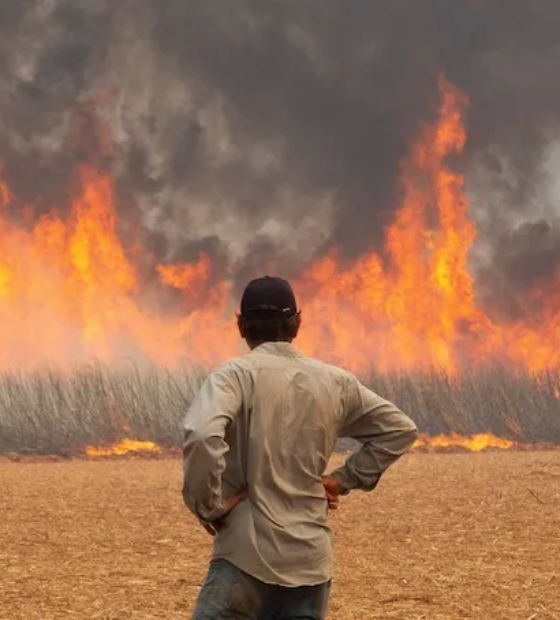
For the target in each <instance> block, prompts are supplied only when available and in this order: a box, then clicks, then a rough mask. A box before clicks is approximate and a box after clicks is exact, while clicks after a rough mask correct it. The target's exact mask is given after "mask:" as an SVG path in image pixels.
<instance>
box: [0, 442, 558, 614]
mask: <svg viewBox="0 0 560 620" xmlns="http://www.w3.org/2000/svg"><path fill="white" fill-rule="evenodd" d="M180 485H181V471H180V462H179V461H178V460H161V461H145V460H126V461H102V462H92V461H69V462H55V463H51V462H40V463H30V462H23V463H12V462H5V461H4V462H2V463H0V619H1V620H20V619H21V620H24V619H25V620H35V619H37V620H38V619H41V620H50V619H58V618H60V619H62V618H68V619H70V618H80V619H102V620H125V619H126V620H128V619H148V618H162V619H163V618H165V619H167V620H174V619H179V618H182V619H187V618H189V617H190V613H191V611H192V608H193V603H194V601H195V598H196V596H197V593H198V591H199V588H200V585H201V582H202V580H203V577H204V574H205V570H206V563H207V561H208V558H209V553H210V545H211V538H210V537H209V536H208V535H207V534H206V532H204V531H203V530H202V529H201V528H200V527H198V526H197V525H196V523H195V522H194V520H193V518H192V517H191V516H190V515H189V514H188V513H187V511H186V509H185V508H184V507H183V505H182V500H181V496H180ZM332 525H333V528H334V531H335V534H336V576H335V581H334V585H333V595H332V599H331V610H330V616H329V618H330V619H340V620H346V619H347V620H353V619H360V620H363V619H367V618H377V619H380V618H383V619H393V618H395V619H396V618H398V619H401V618H402V619H407V620H421V619H425V620H439V619H444V618H445V619H467V618H469V619H470V618H477V619H484V620H486V619H490V620H497V619H502V618H503V619H504V620H505V619H508V620H514V619H519V620H545V619H552V618H560V453H559V452H533V453H516V452H504V453H499V454H498V453H492V454H453V455H449V454H447V455H443V454H437V455H435V454H416V455H410V456H407V457H405V458H404V459H402V460H401V462H400V463H398V464H397V465H396V466H395V467H394V468H393V469H392V470H391V471H389V472H388V473H387V475H386V477H385V478H384V479H383V481H382V482H381V484H380V486H379V488H378V490H377V491H376V492H374V493H372V494H363V493H355V494H353V495H351V496H350V497H348V498H346V499H345V501H344V502H343V505H342V507H341V509H340V510H339V512H338V513H336V514H333V516H332Z"/></svg>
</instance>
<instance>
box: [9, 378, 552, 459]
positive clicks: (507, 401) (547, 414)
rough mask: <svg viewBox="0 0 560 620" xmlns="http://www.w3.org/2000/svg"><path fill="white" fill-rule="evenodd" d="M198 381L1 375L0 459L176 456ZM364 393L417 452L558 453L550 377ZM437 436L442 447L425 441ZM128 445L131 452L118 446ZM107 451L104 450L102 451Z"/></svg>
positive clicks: (435, 382)
mask: <svg viewBox="0 0 560 620" xmlns="http://www.w3.org/2000/svg"><path fill="white" fill-rule="evenodd" d="M203 376H204V374H203V372H202V371H197V370H188V371H187V370H185V371H183V372H181V373H177V372H176V373H171V372H168V371H166V370H165V369H163V368H157V367H149V368H144V369H143V370H140V369H139V368H137V367H133V366H129V367H127V368H120V369H116V368H114V367H108V366H85V367H82V368H77V369H75V370H74V371H72V372H58V371H55V370H52V369H50V370H43V371H36V372H34V373H25V374H23V373H21V374H18V373H9V372H4V373H3V374H2V375H0V453H4V454H6V453H10V452H13V453H18V454H33V455H45V454H50V455H62V456H64V455H74V454H81V453H84V452H87V453H88V454H89V455H90V456H104V455H106V454H107V453H108V452H110V453H111V454H119V453H120V454H124V453H126V452H130V451H132V452H141V453H144V454H151V455H155V456H157V455H158V453H159V451H160V450H169V449H173V448H176V447H177V445H178V443H179V440H180V421H181V418H182V417H183V415H184V413H185V411H186V408H187V407H188V405H189V403H190V402H191V400H192V398H193V395H194V394H195V393H196V390H197V389H198V387H199V385H200V382H201V381H202V379H203ZM366 383H368V384H369V385H371V386H372V387H373V388H374V389H375V390H376V391H377V392H379V393H380V394H382V395H383V396H386V397H387V398H389V399H390V400H393V401H394V402H395V403H397V404H398V405H399V406H400V407H401V408H402V409H403V410H404V411H406V412H408V413H409V414H410V415H411V416H412V417H413V418H414V420H415V421H416V423H417V424H418V426H419V428H420V429H421V431H422V432H423V433H424V434H425V436H424V437H423V438H422V440H421V442H420V445H422V444H429V445H432V446H434V445H446V444H447V445H450V444H454V445H459V446H461V445H464V447H465V448H467V449H473V447H474V448H475V449H477V448H486V447H490V448H493V447H494V448H505V447H510V446H511V445H516V444H532V443H539V444H560V400H559V395H560V392H559V386H560V374H559V373H557V372H547V373H543V374H540V375H538V376H535V375H530V374H528V373H525V372H513V371H509V372H508V371H505V370H503V369H502V370H497V369H496V370H486V371H473V372H466V373H463V374H461V375H459V376H456V377H451V376H449V375H447V374H445V373H442V372H437V371H432V372H415V373H392V374H385V375H376V374H373V375H372V376H371V377H370V378H369V379H368V380H367V381H366ZM437 436H444V437H440V438H439V439H436V440H434V439H427V437H432V438H433V437H437ZM454 436H455V439H454V438H453V437H454ZM130 438H133V439H134V441H137V442H140V443H136V444H134V443H133V444H127V443H126V442H125V443H123V441H125V440H129V439H130ZM466 438H469V439H466ZM147 442H151V443H147ZM109 445H111V446H113V449H112V450H109V451H108V450H107V446H109Z"/></svg>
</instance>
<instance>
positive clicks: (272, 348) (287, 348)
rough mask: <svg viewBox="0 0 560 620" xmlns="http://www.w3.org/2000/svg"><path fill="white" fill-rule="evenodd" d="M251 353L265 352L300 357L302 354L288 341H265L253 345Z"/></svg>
mask: <svg viewBox="0 0 560 620" xmlns="http://www.w3.org/2000/svg"><path fill="white" fill-rule="evenodd" d="M251 353H265V354H268V355H279V356H280V357H302V354H301V353H300V352H299V351H298V350H297V349H296V348H295V347H294V346H293V345H292V344H291V343H290V342H265V343H263V344H260V345H259V346H258V347H255V348H254V349H253V350H252V351H251Z"/></svg>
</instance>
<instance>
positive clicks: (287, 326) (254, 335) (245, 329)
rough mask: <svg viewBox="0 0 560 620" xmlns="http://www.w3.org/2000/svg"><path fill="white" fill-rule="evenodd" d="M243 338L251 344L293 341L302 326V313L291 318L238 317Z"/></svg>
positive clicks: (292, 315)
mask: <svg viewBox="0 0 560 620" xmlns="http://www.w3.org/2000/svg"><path fill="white" fill-rule="evenodd" d="M238 323H239V328H240V330H241V332H242V334H243V337H244V338H245V339H246V340H248V341H250V342H278V341H282V340H293V339H294V338H295V337H296V336H297V334H298V331H299V327H300V324H301V316H300V313H299V312H297V313H296V314H291V315H290V316H287V317H286V316H272V317H271V316H264V317H263V316H258V317H255V316H253V317H245V316H243V315H240V316H239V317H238Z"/></svg>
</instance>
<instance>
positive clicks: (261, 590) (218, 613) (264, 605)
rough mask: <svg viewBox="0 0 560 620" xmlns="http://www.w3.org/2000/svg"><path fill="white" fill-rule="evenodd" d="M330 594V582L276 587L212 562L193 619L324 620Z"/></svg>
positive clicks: (216, 561) (227, 564)
mask: <svg viewBox="0 0 560 620" xmlns="http://www.w3.org/2000/svg"><path fill="white" fill-rule="evenodd" d="M329 592H330V582H328V583H324V584H321V585H318V586H301V587H299V588H286V587H283V586H274V585H270V584H266V583H263V582H262V581H259V580H258V579H255V578H254V577H251V576H250V575H247V573H244V572H243V571H242V570H240V569H238V568H237V567H235V566H233V564H230V563H229V562H226V561H225V560H212V562H211V563H210V570H209V571H208V576H207V577H206V581H205V583H204V585H203V587H202V590H201V591H200V595H199V597H198V601H197V604H196V609H195V611H194V615H193V620H234V619H235V620H323V619H324V618H325V614H326V612H327V602H328V598H329Z"/></svg>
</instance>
